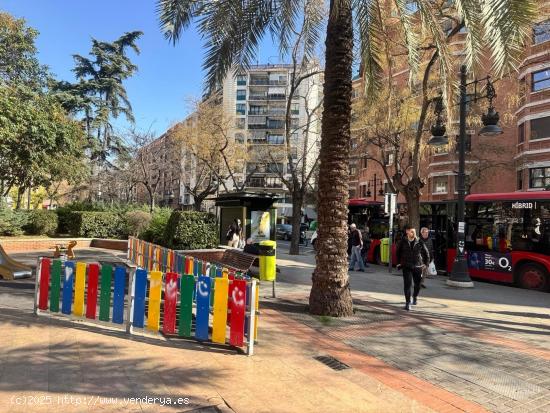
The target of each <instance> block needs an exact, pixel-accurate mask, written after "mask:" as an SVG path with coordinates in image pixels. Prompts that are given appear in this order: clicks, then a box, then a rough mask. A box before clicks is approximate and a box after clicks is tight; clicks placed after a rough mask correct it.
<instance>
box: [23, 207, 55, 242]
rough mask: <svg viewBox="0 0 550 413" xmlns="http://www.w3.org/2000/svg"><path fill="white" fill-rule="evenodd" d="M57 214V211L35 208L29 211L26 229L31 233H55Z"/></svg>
mask: <svg viewBox="0 0 550 413" xmlns="http://www.w3.org/2000/svg"><path fill="white" fill-rule="evenodd" d="M57 225H58V222H57V214H56V213H55V211H47V210H45V209H35V210H32V211H30V212H28V223H27V225H26V226H25V231H26V232H27V233H28V234H30V235H50V236H53V235H55V233H56V231H57Z"/></svg>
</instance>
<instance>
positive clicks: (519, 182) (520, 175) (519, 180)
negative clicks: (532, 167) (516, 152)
mask: <svg viewBox="0 0 550 413" xmlns="http://www.w3.org/2000/svg"><path fill="white" fill-rule="evenodd" d="M516 189H517V190H520V191H521V190H522V189H523V171H518V172H517V179H516Z"/></svg>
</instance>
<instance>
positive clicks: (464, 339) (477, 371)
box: [264, 255, 550, 413]
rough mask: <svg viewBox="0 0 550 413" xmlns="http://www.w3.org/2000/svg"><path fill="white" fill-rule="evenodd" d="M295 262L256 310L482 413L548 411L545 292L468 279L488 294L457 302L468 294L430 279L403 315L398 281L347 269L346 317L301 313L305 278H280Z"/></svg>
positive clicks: (378, 272) (549, 346) (549, 325)
mask: <svg viewBox="0 0 550 413" xmlns="http://www.w3.org/2000/svg"><path fill="white" fill-rule="evenodd" d="M283 257H284V258H283V260H282V262H283V263H284V262H285V261H284V259H285V258H286V259H288V260H292V259H293V258H291V257H288V256H286V257H285V256H284V255H283ZM298 260H303V258H302V257H300V258H298ZM310 264H311V260H308V261H306V262H305V263H304V266H305V267H306V268H308V269H309V268H311V267H310V266H309V265H310ZM298 267H299V265H296V264H294V265H293V267H290V266H288V267H287V271H286V272H285V271H284V270H282V271H281V273H284V274H285V276H283V277H282V279H283V281H286V282H281V283H279V285H278V292H279V294H278V299H277V300H272V299H269V300H266V302H265V303H264V308H265V307H270V308H273V309H277V310H279V311H282V312H283V313H284V314H285V315H287V316H289V317H290V318H292V319H294V320H297V321H299V322H300V323H303V324H304V325H306V326H308V327H310V328H312V329H314V330H315V331H317V332H319V333H321V334H322V335H324V336H326V337H328V338H330V339H333V340H337V341H339V342H342V343H345V344H347V345H349V346H350V347H353V348H354V349H357V350H359V351H360V352H362V353H364V354H368V355H369V356H374V357H376V358H378V359H379V360H382V361H384V362H385V363H387V364H388V365H390V366H393V367H395V368H397V369H400V370H402V371H404V372H407V373H410V374H411V375H414V376H415V377H417V378H420V379H422V380H425V381H427V382H429V383H431V384H433V385H435V386H437V387H440V388H442V389H445V390H447V391H449V392H451V393H453V394H455V395H458V396H461V397H462V398H464V399H467V400H470V401H472V402H475V403H478V404H479V405H481V406H483V407H484V408H486V409H487V410H489V411H493V412H499V413H500V412H502V413H505V412H550V294H544V293H536V292H530V291H524V290H519V289H516V288H512V287H509V286H500V285H490V284H483V283H476V288H477V289H478V291H477V292H476V293H475V294H477V295H482V294H483V293H484V292H485V291H487V294H491V296H487V302H483V301H482V300H479V299H478V298H476V300H477V301H475V300H472V301H469V302H468V301H461V298H460V297H461V295H462V296H464V295H469V294H470V293H469V292H464V290H453V289H450V288H448V287H447V286H446V285H445V283H444V281H445V279H444V278H443V277H437V278H436V279H430V280H428V288H427V289H426V290H423V291H422V293H423V294H424V295H429V296H428V297H426V298H422V296H421V299H420V300H419V305H418V307H417V308H414V310H413V311H412V312H410V313H407V312H405V311H404V310H402V309H401V308H400V307H401V306H402V305H403V303H402V302H401V300H402V298H401V295H400V294H401V288H402V287H401V282H402V281H401V278H400V277H396V276H395V275H389V274H388V273H387V268H383V267H378V268H376V267H375V268H374V269H373V268H371V270H370V273H368V274H362V273H356V272H354V273H352V291H353V296H354V301H355V315H354V316H353V317H350V318H347V319H332V318H327V317H313V316H310V315H308V314H307V312H305V311H304V309H305V307H306V305H307V294H308V291H309V288H310V287H309V285H308V283H307V282H303V280H302V281H299V280H297V277H292V276H291V277H288V276H287V275H288V273H289V272H290V273H293V272H295V273H296V275H297V274H298V271H299V270H298V269H297V268H298ZM359 279H361V280H360V281H359ZM354 284H355V288H354ZM450 290H451V291H450ZM266 295H267V290H266ZM441 296H446V298H439V297H441Z"/></svg>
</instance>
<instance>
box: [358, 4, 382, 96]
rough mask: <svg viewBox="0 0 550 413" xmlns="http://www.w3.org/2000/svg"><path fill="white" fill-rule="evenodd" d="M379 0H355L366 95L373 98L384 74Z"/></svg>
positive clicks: (379, 87)
mask: <svg viewBox="0 0 550 413" xmlns="http://www.w3.org/2000/svg"><path fill="white" fill-rule="evenodd" d="M377 3H378V1H377V0H369V1H365V0H354V4H353V7H354V9H355V10H356V20H357V30H356V31H357V36H358V38H359V55H360V64H361V67H362V71H363V83H364V88H365V96H366V97H367V98H369V99H370V98H373V97H374V96H375V95H376V92H377V91H378V90H380V89H381V85H382V79H383V76H384V68H383V67H384V56H383V50H384V35H383V23H382V21H381V20H380V15H379V13H378V10H377V7H378V4H377Z"/></svg>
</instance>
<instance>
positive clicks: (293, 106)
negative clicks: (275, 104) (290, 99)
mask: <svg viewBox="0 0 550 413" xmlns="http://www.w3.org/2000/svg"><path fill="white" fill-rule="evenodd" d="M290 113H292V114H293V115H299V114H300V104H299V103H292V104H291V105H290Z"/></svg>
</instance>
